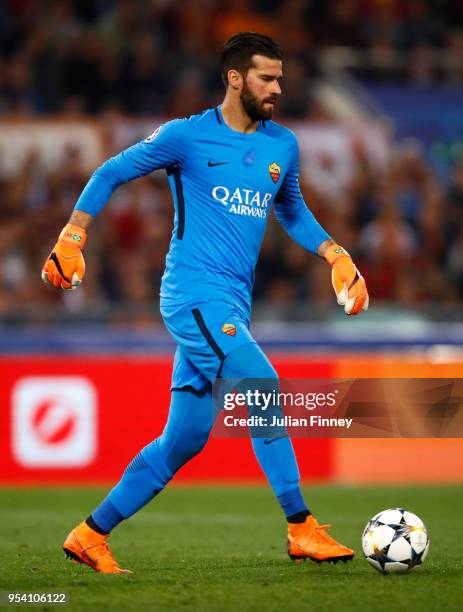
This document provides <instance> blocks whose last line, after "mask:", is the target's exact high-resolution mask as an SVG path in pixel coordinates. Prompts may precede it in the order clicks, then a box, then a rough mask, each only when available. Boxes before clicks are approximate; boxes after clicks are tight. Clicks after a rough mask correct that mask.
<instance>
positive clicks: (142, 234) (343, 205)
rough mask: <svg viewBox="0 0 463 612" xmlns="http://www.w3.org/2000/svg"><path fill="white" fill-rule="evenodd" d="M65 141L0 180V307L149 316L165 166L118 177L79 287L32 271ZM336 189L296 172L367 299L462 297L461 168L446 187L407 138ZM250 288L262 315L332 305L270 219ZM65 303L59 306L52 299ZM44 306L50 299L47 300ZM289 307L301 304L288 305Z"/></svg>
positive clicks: (159, 268) (72, 167)
mask: <svg viewBox="0 0 463 612" xmlns="http://www.w3.org/2000/svg"><path fill="white" fill-rule="evenodd" d="M81 161H82V160H80V159H79V157H78V154H77V153H76V151H75V150H73V149H72V148H70V149H69V150H68V151H67V154H66V156H64V157H63V159H62V162H61V164H60V165H59V166H58V167H56V168H55V169H54V170H53V171H52V172H50V173H47V172H45V171H44V169H43V168H42V167H41V160H40V157H39V156H38V155H35V154H31V155H30V156H29V157H28V158H27V160H26V161H25V163H24V165H23V166H22V167H21V168H20V170H19V171H18V173H17V175H16V176H14V177H11V178H10V179H5V178H3V179H2V180H1V181H0V201H1V203H2V204H1V206H0V314H1V315H2V316H3V317H6V318H7V319H8V318H9V319H10V320H14V318H15V316H16V315H17V314H21V312H23V311H24V309H26V310H27V309H28V308H29V309H31V308H32V309H33V315H34V318H35V319H36V320H37V319H40V316H41V314H40V313H41V312H42V310H41V308H42V307H44V312H47V313H48V314H47V317H49V316H50V312H51V311H53V306H56V307H57V310H59V309H60V308H61V310H62V311H64V312H68V313H74V314H79V313H81V314H82V315H85V316H91V317H95V316H97V317H98V316H100V315H101V316H102V317H105V316H106V314H107V312H108V308H109V307H111V315H110V316H111V317H113V318H115V320H116V321H117V320H118V316H119V314H118V313H119V311H118V307H125V310H124V308H121V311H120V312H121V313H125V314H120V316H121V317H122V319H121V320H123V317H124V316H127V312H126V310H127V308H129V310H130V312H131V315H130V317H133V316H135V317H139V318H140V320H143V318H144V317H145V318H146V317H147V318H148V320H152V319H153V318H156V317H157V316H158V315H157V309H156V307H155V306H156V301H157V299H158V297H157V296H158V290H159V283H160V277H161V275H162V272H163V268H164V258H165V255H166V252H167V249H168V243H169V239H170V235H171V230H172V219H173V206H172V200H171V195H170V191H169V189H168V185H167V182H166V180H165V175H164V173H153V174H152V175H150V176H149V177H146V178H144V179H140V180H138V181H134V182H132V183H129V184H127V185H125V186H123V187H121V188H119V189H118V190H117V191H116V193H115V194H114V195H113V197H112V199H111V202H110V203H109V204H108V205H107V206H106V208H105V209H104V210H103V212H102V213H101V214H100V216H99V218H98V220H97V221H95V222H94V223H93V225H92V228H91V232H90V238H89V240H88V243H87V246H86V249H85V257H86V262H87V275H86V280H85V283H84V284H83V285H82V287H80V288H79V290H78V291H75V292H63V291H56V290H53V289H51V288H50V287H48V286H46V285H44V284H43V283H42V282H41V280H40V269H41V264H42V262H43V261H44V259H45V257H46V255H47V254H48V251H49V250H50V248H51V247H52V245H53V244H54V242H55V240H56V237H57V233H58V231H59V229H60V228H61V227H62V226H63V225H64V224H65V223H66V222H67V219H68V217H69V213H70V211H71V210H72V208H73V206H74V203H75V201H76V199H77V198H78V196H79V193H80V192H81V190H82V188H83V186H84V184H85V182H86V181H87V179H88V176H87V173H86V172H85V171H84V170H83V167H82V163H81ZM356 168H357V170H356V172H355V174H354V175H353V177H352V180H351V181H350V184H349V185H347V187H346V188H345V189H344V190H343V192H342V194H338V195H336V196H335V197H330V196H329V195H328V194H326V193H321V192H320V191H317V188H316V187H315V185H314V184H311V183H310V182H309V181H308V180H307V177H301V179H302V180H301V184H302V189H303V192H304V194H305V197H306V201H307V202H308V204H309V205H310V207H311V209H312V210H313V212H314V214H315V215H316V216H317V218H318V219H319V220H320V222H321V223H322V224H323V225H324V226H325V227H326V229H327V230H328V232H329V233H330V234H331V235H332V236H333V237H334V238H335V239H336V240H337V241H338V242H340V243H341V244H343V246H345V247H346V248H347V249H348V250H349V251H350V252H351V254H352V255H353V257H354V258H355V260H356V262H357V263H358V266H359V268H360V270H361V272H362V273H363V275H364V276H365V277H366V280H367V284H368V287H369V290H370V293H371V296H372V300H374V301H375V304H376V306H379V305H380V304H381V303H383V302H386V303H390V302H391V301H392V302H395V303H398V304H399V305H400V306H401V307H402V308H403V307H410V308H415V309H416V308H422V307H426V306H427V305H429V303H435V304H438V305H441V306H445V305H448V306H451V305H457V304H458V303H459V302H461V299H462V298H463V167H455V169H454V174H453V179H452V181H451V184H450V186H449V187H448V188H444V186H443V185H442V184H440V183H439V181H438V180H437V178H436V176H435V175H434V174H433V173H432V171H431V170H430V168H429V167H428V166H427V165H426V163H425V161H424V159H423V157H422V154H421V151H420V148H419V146H418V145H417V144H416V143H414V142H409V143H405V144H404V145H403V146H402V147H401V149H399V150H398V151H397V153H396V154H395V156H394V157H393V159H392V161H391V163H390V166H389V167H388V168H387V169H386V170H385V171H384V172H381V173H377V172H376V173H375V172H373V171H372V170H371V168H370V166H369V164H368V162H367V160H366V158H365V156H364V153H363V152H362V150H361V149H359V150H358V152H357V164H356ZM254 295H255V299H256V302H257V303H258V304H260V305H261V306H262V307H263V309H264V310H265V311H267V314H270V315H272V316H280V317H285V318H289V319H291V318H298V317H300V316H302V315H301V310H300V309H301V305H302V306H303V317H305V318H308V317H310V316H311V315H312V314H313V315H315V314H316V313H317V312H318V313H320V312H324V311H326V310H327V308H328V307H330V306H331V307H334V296H333V293H332V289H331V283H330V273H329V269H328V267H327V264H326V263H325V262H324V261H323V260H321V259H319V258H317V257H314V256H312V255H310V254H308V253H306V252H305V251H304V250H303V249H302V248H300V247H299V246H297V245H296V244H295V243H293V242H291V241H290V239H289V238H288V237H287V236H286V235H285V234H284V232H283V230H282V229H281V228H280V226H279V225H278V224H277V222H276V221H275V219H274V217H273V215H272V217H271V219H270V223H269V228H268V232H267V235H266V238H265V241H264V245H263V250H262V254H261V258H260V261H259V264H258V269H257V278H256V285H255V294H254ZM63 304H64V306H65V308H64V309H63V308H62V306H63ZM50 307H52V308H51V309H50ZM296 307H297V308H298V309H299V310H298V311H296Z"/></svg>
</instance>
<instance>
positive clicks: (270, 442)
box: [264, 438, 281, 444]
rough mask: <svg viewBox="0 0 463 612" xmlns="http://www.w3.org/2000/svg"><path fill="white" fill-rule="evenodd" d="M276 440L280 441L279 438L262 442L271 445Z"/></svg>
mask: <svg viewBox="0 0 463 612" xmlns="http://www.w3.org/2000/svg"><path fill="white" fill-rule="evenodd" d="M277 440H281V438H270V440H264V444H272V442H276V441H277Z"/></svg>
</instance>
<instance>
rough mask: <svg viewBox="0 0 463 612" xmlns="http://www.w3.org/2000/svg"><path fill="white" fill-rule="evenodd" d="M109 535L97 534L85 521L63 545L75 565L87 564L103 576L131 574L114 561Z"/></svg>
mask: <svg viewBox="0 0 463 612" xmlns="http://www.w3.org/2000/svg"><path fill="white" fill-rule="evenodd" d="M107 538H108V536H107V535H102V534H100V533H97V532H96V531H94V530H93V529H91V527H89V526H88V525H87V523H86V522H85V521H84V522H82V523H80V525H77V527H76V528H75V529H73V530H72V531H71V533H70V534H69V535H68V537H67V538H66V540H65V541H64V544H63V550H64V553H65V555H66V556H67V557H69V558H70V559H73V561H74V563H86V564H87V565H88V566H90V567H91V568H92V569H94V570H95V571H97V572H101V573H103V574H131V573H132V572H131V571H130V570H126V569H121V568H120V567H119V564H118V563H117V561H116V560H115V559H114V557H113V555H112V553H111V549H110V548H109V544H108V543H107V541H106V540H107Z"/></svg>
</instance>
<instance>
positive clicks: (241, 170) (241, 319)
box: [42, 32, 368, 573]
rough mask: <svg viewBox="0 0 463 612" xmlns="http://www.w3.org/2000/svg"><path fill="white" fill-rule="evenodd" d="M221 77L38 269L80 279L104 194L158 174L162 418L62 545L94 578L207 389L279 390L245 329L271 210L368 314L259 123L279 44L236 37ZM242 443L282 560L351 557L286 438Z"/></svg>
mask: <svg viewBox="0 0 463 612" xmlns="http://www.w3.org/2000/svg"><path fill="white" fill-rule="evenodd" d="M221 71H222V78H223V81H224V83H225V87H226V93H225V97H224V100H223V103H222V104H221V105H220V106H218V107H216V108H212V109H209V110H206V111H204V112H203V113H201V114H199V115H194V116H191V117H189V118H187V119H175V120H173V121H169V122H168V123H166V124H164V125H163V126H161V127H160V128H158V129H157V130H156V131H155V132H154V133H153V134H152V135H151V136H149V137H148V138H147V139H146V140H144V141H142V142H139V143H138V144H135V145H134V146H132V147H130V148H129V149H127V150H125V151H123V152H122V153H120V154H119V155H116V156H115V157H113V158H111V159H109V160H108V161H106V162H105V163H104V164H103V165H102V166H101V167H100V168H98V169H97V170H96V171H95V173H94V174H93V176H92V177H91V179H90V181H89V182H88V184H87V186H86V187H85V189H84V191H83V192H82V194H81V196H80V198H79V200H78V202H77V204H76V207H75V209H74V212H73V213H72V216H71V218H70V221H69V224H68V225H66V227H65V228H64V229H63V231H62V232H61V234H60V236H59V239H58V242H57V244H56V246H55V247H54V248H53V250H52V252H51V254H50V255H49V257H48V259H47V260H46V262H45V265H44V268H43V270H42V278H43V280H44V281H45V282H48V283H51V284H52V285H54V286H55V287H61V288H63V289H74V288H76V287H77V286H78V285H79V284H80V283H81V282H82V281H83V278H84V272H85V264H84V259H83V256H82V249H83V247H84V245H85V242H86V238H87V232H86V230H87V228H88V226H89V225H90V223H91V221H92V219H93V218H94V217H96V215H97V214H98V213H99V211H100V210H101V209H102V208H103V206H104V205H105V204H106V202H107V201H108V199H109V198H110V196H111V194H112V193H113V192H114V190H115V189H116V188H117V187H118V186H119V185H121V184H123V183H126V182H127V181H131V180H133V179H136V178H137V177H140V176H144V175H146V174H148V173H150V172H152V171H153V170H159V169H165V170H166V171H167V174H168V178H169V183H170V187H171V190H172V195H173V200H174V207H175V216H174V228H173V233H172V238H171V242H170V248H169V252H168V254H167V258H166V269H165V273H164V275H163V278H162V283H161V294H160V295H161V314H162V317H163V320H164V322H165V325H166V327H167V329H168V330H169V332H170V333H171V334H172V336H173V337H174V339H175V341H176V343H177V349H176V353H175V359H174V367H173V374H172V386H171V405H170V410H169V417H168V421H167V423H166V426H165V428H164V431H163V433H162V434H161V436H160V437H158V438H157V439H155V440H154V441H152V442H151V443H150V444H148V445H147V446H145V447H144V448H143V449H142V450H141V451H140V452H139V453H138V455H136V457H134V459H133V460H132V461H131V463H130V464H129V465H128V466H127V468H126V469H125V471H124V473H123V475H122V477H121V480H120V481H119V482H118V483H117V484H116V486H115V487H114V488H113V489H112V490H111V491H110V492H109V494H108V495H107V497H106V498H105V499H104V500H103V501H102V503H101V504H100V505H99V506H98V507H97V508H96V509H95V510H94V511H93V512H92V513H91V514H90V515H89V517H88V518H87V519H86V520H84V521H83V522H82V523H81V524H80V525H78V526H77V527H76V528H74V529H73V530H72V531H71V532H70V533H69V535H68V536H67V538H66V541H65V542H64V545H63V548H64V551H65V553H66V554H67V555H68V556H69V557H71V558H73V559H74V560H75V561H78V562H80V563H86V564H87V565H89V566H90V567H92V568H93V569H95V570H97V571H100V572H104V573H121V572H125V571H128V570H123V569H121V568H120V567H119V564H118V563H117V562H116V560H115V559H114V557H113V556H112V553H111V550H110V548H109V546H108V543H107V538H108V535H109V534H110V532H111V531H112V530H113V529H114V528H115V527H116V526H117V525H118V524H119V523H120V522H121V521H123V520H124V519H127V518H129V517H130V516H132V515H133V514H134V513H135V512H137V511H138V510H139V509H140V508H142V507H143V506H144V505H145V504H147V503H148V502H149V501H150V500H151V499H152V498H153V497H155V496H156V495H157V494H158V493H159V492H160V491H162V489H163V488H164V487H165V486H166V485H167V483H168V482H169V481H170V480H171V478H172V477H173V476H174V474H175V473H176V472H177V470H178V469H179V468H180V467H181V466H182V465H184V464H185V463H186V462H187V461H188V460H189V459H191V458H192V457H193V456H194V455H195V454H197V453H198V452H199V451H200V450H201V449H202V448H203V446H204V445H205V443H206V441H207V439H208V436H209V433H210V430H211V428H212V426H213V422H214V416H213V414H214V411H213V409H212V405H211V404H212V400H211V388H212V383H213V381H214V380H215V379H216V378H218V377H220V378H223V379H235V380H236V379H239V380H248V379H252V380H254V381H259V380H262V381H265V382H266V384H267V385H268V383H269V381H271V382H272V381H273V384H274V386H275V387H276V386H277V384H278V383H277V380H278V378H277V373H276V372H275V370H274V368H273V367H272V365H271V363H270V362H269V360H268V359H267V357H266V356H265V354H264V353H263V352H262V350H261V349H260V347H259V346H258V344H257V343H256V341H255V340H254V338H253V337H252V335H251V333H250V331H249V322H250V313H251V292H252V287H253V281H254V269H255V266H256V263H257V259H258V255H259V250H260V246H261V243H262V239H263V236H264V232H265V227H266V223H267V217H268V214H269V213H270V210H271V208H272V207H273V209H274V211H275V214H276V217H277V219H278V221H279V222H280V223H281V225H282V226H283V228H284V229H285V230H286V232H287V233H288V234H289V236H290V237H291V238H292V239H293V240H295V241H296V242H297V243H298V244H300V245H301V246H302V247H303V248H305V249H306V250H307V251H310V252H311V253H314V254H316V255H318V256H320V257H323V258H324V259H325V260H326V261H327V262H328V264H329V265H330V266H331V275H332V282H333V286H334V290H335V292H336V296H337V300H338V303H339V304H341V305H342V306H343V307H344V310H345V312H346V313H347V314H348V315H356V314H359V313H360V312H361V311H362V309H363V310H366V309H367V307H368V293H367V290H366V287H365V282H364V279H363V277H362V276H361V275H360V273H359V272H358V270H357V268H356V267H355V265H354V263H353V262H352V259H351V258H350V256H349V254H348V253H347V252H346V251H345V250H344V249H343V248H342V247H341V246H339V245H338V244H336V243H335V242H334V241H333V240H332V239H331V238H330V236H329V235H328V234H327V233H326V232H325V230H324V229H323V228H322V227H321V226H320V225H319V223H318V222H317V221H316V220H315V218H314V217H313V215H312V213H311V212H310V211H309V209H308V208H307V206H306V204H305V202H304V199H303V197H302V195H301V192H300V189H299V183H298V175H299V153H298V147H297V142H296V139H295V136H294V134H293V133H292V132H291V131H290V130H288V129H287V128H285V127H283V126H280V125H279V124H277V123H275V122H273V121H272V120H271V118H272V114H273V110H274V107H275V104H276V102H277V100H278V97H279V96H280V94H281V88H280V81H281V78H282V55H281V52H280V50H279V48H278V46H277V45H276V43H275V42H274V41H273V40H272V39H271V38H269V37H267V36H264V35H261V34H256V33H250V32H242V33H239V34H236V35H234V36H232V37H231V38H230V39H228V41H227V42H226V43H225V45H224V48H223V51H222V56H221ZM256 384H258V383H256ZM252 444H253V449H254V452H255V454H256V457H257V460H258V462H259V464H260V465H261V467H262V469H263V471H264V473H265V475H266V477H267V479H268V481H269V483H270V485H271V487H272V490H273V491H274V493H275V496H276V497H277V499H278V502H279V503H280V505H281V508H282V510H283V512H284V514H285V516H286V519H287V523H288V553H289V555H290V557H291V558H292V559H305V558H311V559H313V560H315V561H337V560H339V559H342V560H346V561H347V560H349V559H352V557H353V555H354V553H353V551H352V550H351V549H350V548H347V547H346V546H343V545H342V544H340V543H338V542H336V540H334V539H333V538H332V537H331V536H330V535H329V534H328V533H327V531H326V527H327V526H326V525H320V524H319V523H318V522H317V520H316V519H315V518H314V517H313V516H312V514H311V512H310V510H309V508H308V506H307V504H306V502H305V500H304V498H303V496H302V492H301V489H300V486H299V472H298V467H297V463H296V458H295V456H294V452H293V448H292V444H291V440H290V439H289V437H287V436H284V437H278V436H275V437H270V438H260V437H254V438H253V439H252Z"/></svg>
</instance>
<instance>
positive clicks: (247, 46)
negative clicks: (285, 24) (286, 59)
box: [220, 32, 283, 87]
mask: <svg viewBox="0 0 463 612" xmlns="http://www.w3.org/2000/svg"><path fill="white" fill-rule="evenodd" d="M253 55H263V56H264V57H269V58H270V59H278V60H281V59H282V58H283V54H282V52H281V49H280V47H279V46H278V45H277V43H276V42H275V41H274V40H273V39H272V38H270V36H266V35H265V34H258V33H257V32H238V33H237V34H233V36H230V38H229V39H228V40H226V41H225V44H224V46H223V49H222V55H221V58H220V72H221V74H222V80H223V82H224V85H225V87H226V86H227V85H228V77H227V74H228V71H229V70H231V69H232V68H234V69H235V70H238V72H240V73H241V74H246V73H247V71H248V70H249V68H251V66H252V56H253Z"/></svg>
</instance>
